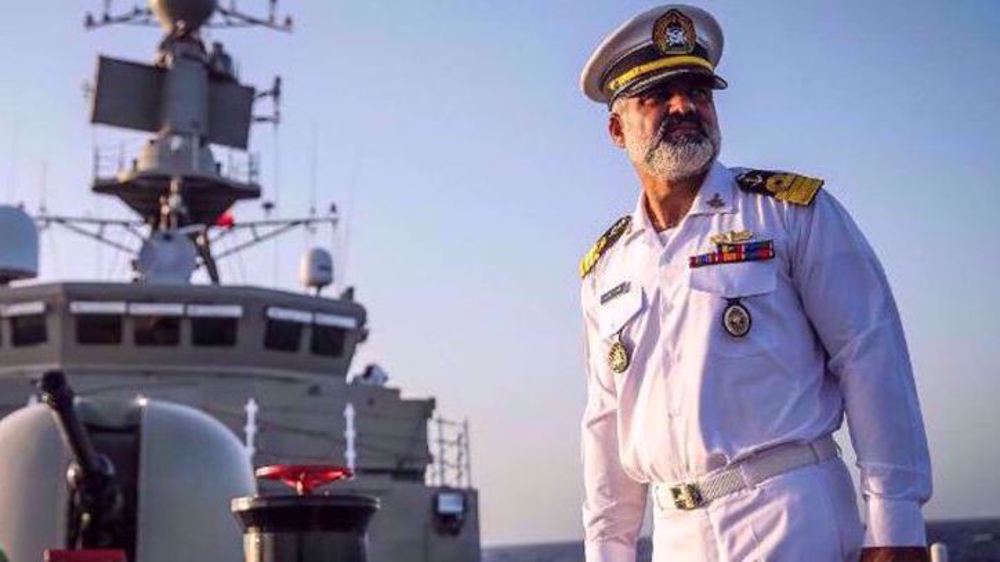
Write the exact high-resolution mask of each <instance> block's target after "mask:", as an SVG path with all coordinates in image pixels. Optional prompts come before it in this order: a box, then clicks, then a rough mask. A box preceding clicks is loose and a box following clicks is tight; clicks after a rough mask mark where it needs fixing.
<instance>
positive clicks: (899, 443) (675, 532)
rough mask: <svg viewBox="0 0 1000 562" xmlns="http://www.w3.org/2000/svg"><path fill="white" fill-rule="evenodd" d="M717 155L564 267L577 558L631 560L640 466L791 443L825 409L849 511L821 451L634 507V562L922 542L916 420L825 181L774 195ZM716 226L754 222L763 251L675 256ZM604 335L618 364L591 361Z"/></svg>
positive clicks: (688, 474) (856, 242) (925, 475)
mask: <svg viewBox="0 0 1000 562" xmlns="http://www.w3.org/2000/svg"><path fill="white" fill-rule="evenodd" d="M737 172H738V171H735V172H734V171H733V170H730V169H728V168H726V167H725V166H723V165H722V164H719V163H715V164H714V165H713V167H712V169H711V171H710V172H709V174H708V176H707V177H706V179H705V181H704V183H703V185H702V187H701V189H700V191H699V193H698V194H697V196H696V198H695V201H694V203H693V205H692V207H691V210H690V211H689V213H688V214H687V216H686V217H684V219H683V220H682V221H681V222H680V224H678V225H677V227H676V228H673V229H671V230H670V231H668V232H667V233H666V236H660V235H658V234H657V232H656V231H655V229H654V228H653V227H652V225H651V223H650V221H649V219H648V217H647V215H646V211H645V209H644V204H643V198H642V197H641V196H640V198H639V203H638V205H637V206H636V209H635V211H634V213H633V215H632V219H631V224H630V225H629V227H628V229H627V230H626V231H625V233H624V234H623V235H622V236H621V237H620V238H619V239H618V240H617V241H615V242H614V243H613V244H611V245H610V247H609V248H608V249H607V250H606V252H605V253H604V255H603V256H602V257H601V258H600V260H599V261H598V262H597V264H596V266H595V267H594V269H593V271H592V272H591V273H590V274H589V275H587V276H586V277H585V278H584V280H583V287H582V305H583V312H584V319H585V329H586V364H587V405H586V409H585V412H584V416H583V421H582V424H581V428H582V446H583V464H584V482H585V491H586V500H585V502H584V506H583V522H584V528H585V546H586V559H587V562H632V561H633V560H634V559H635V543H636V540H637V538H638V534H639V530H640V527H641V525H642V518H643V514H644V508H645V504H646V501H647V497H648V487H649V485H650V484H655V483H666V484H676V483H680V482H690V481H694V480H697V479H698V478H700V477H703V476H704V475H706V474H709V473H712V472H713V471H717V470H719V469H720V468H722V467H725V466H726V465H727V464H728V463H732V462H735V461H739V460H741V459H744V458H746V457H748V456H749V455H751V454H752V453H755V452H759V451H762V450H765V449H767V448H769V447H773V446H775V445H779V444H789V443H810V442H812V441H815V440H816V439H819V438H822V437H823V436H826V435H829V434H831V433H833V432H834V431H835V430H837V429H838V428H839V427H840V425H841V423H842V420H843V418H844V414H845V412H846V415H847V419H848V421H849V425H850V434H851V440H852V442H853V444H854V448H855V450H856V452H857V456H858V465H859V466H860V468H861V485H862V493H863V495H864V496H865V500H866V503H867V510H866V511H867V522H868V523H867V528H863V527H862V526H861V523H860V519H859V517H858V511H857V506H856V503H855V500H854V493H853V486H852V484H851V481H850V478H849V476H848V473H847V470H846V467H845V466H844V463H843V461H842V460H840V459H839V458H836V457H835V458H833V459H832V460H828V461H826V462H823V463H820V464H813V465H811V466H807V467H802V468H798V469H794V470H791V471H788V472H785V473H783V474H781V475H778V476H775V477H773V478H771V479H769V480H766V481H764V482H763V483H760V484H759V485H757V486H755V487H753V488H751V489H747V490H742V491H739V492H736V493H733V494H730V495H727V496H724V497H722V498H719V499H716V500H715V501H712V502H711V503H709V504H708V505H707V506H705V507H701V508H698V509H695V510H691V511H681V510H678V509H676V508H674V507H673V506H667V507H666V508H665V509H661V508H654V513H655V517H654V533H653V553H654V554H653V559H654V562H661V561H663V562H665V561H667V560H670V561H685V560H691V561H695V560H697V561H702V560H710V561H714V560H718V561H733V562H736V561H740V560H767V561H778V562H800V561H803V560H809V561H817V562H819V561H827V560H829V561H835V560H836V561H842V560H851V559H857V556H858V551H859V549H860V548H861V546H862V545H865V546H890V545H895V546H904V545H923V544H925V540H926V538H925V531H924V520H923V517H922V515H921V512H920V506H921V504H923V503H924V502H925V501H926V500H927V499H928V498H929V497H930V493H931V476H930V461H929V457H928V452H927V444H926V437H925V435H924V428H923V422H922V420H921V415H920V409H919V405H918V402H917V394H916V389H915V386H914V382H913V374H912V371H911V367H910V360H909V356H908V352H907V349H906V343H905V340H904V337H903V330H902V326H901V324H900V320H899V315H898V313H897V310H896V305H895V302H894V301H893V298H892V294H891V292H890V290H889V286H888V283H887V281H886V278H885V274H884V273H883V271H882V268H881V266H880V265H879V263H878V260H877V258H876V257H875V254H874V252H873V251H872V249H871V248H870V247H869V245H868V243H867V242H866V241H865V239H864V237H863V235H862V234H861V232H860V231H859V230H858V228H857V226H856V225H855V224H854V222H853V221H852V220H851V219H850V217H849V216H848V214H847V212H846V211H845V210H844V209H843V208H842V207H841V206H840V204H839V203H838V202H837V201H836V200H835V199H834V198H833V197H832V196H831V195H829V194H827V193H826V192H825V191H822V190H821V191H820V192H819V193H818V194H817V196H816V198H815V200H814V201H813V203H812V204H811V205H809V206H799V205H794V204H791V203H787V202H783V201H780V200H778V199H775V198H774V197H770V196H767V195H760V194H754V193H749V192H746V191H744V190H742V189H740V187H739V186H738V185H737V183H736V181H735V179H734V178H735V174H736V173H737ZM733 230H737V231H739V230H749V231H751V232H752V233H753V235H754V241H762V240H773V241H774V248H775V254H776V255H775V257H774V259H771V260H766V261H749V262H741V263H728V264H717V265H708V266H703V267H699V268H694V269H692V268H690V267H689V264H688V258H689V256H693V255H696V254H704V253H709V252H712V251H713V250H714V249H715V246H714V244H713V243H712V242H711V241H710V237H711V236H712V235H713V234H719V233H724V232H727V231H733ZM623 283H627V284H628V285H627V290H624V291H622V289H621V288H619V289H618V290H617V291H612V289H614V288H616V287H619V286H620V285H622V284H623ZM602 295H603V296H604V297H605V298H604V300H605V302H604V303H603V304H602V302H601V300H602ZM609 297H610V298H609ZM729 298H740V299H741V300H740V302H741V303H742V304H743V305H744V306H745V307H746V308H747V309H748V310H749V312H750V314H751V317H752V327H751V329H750V332H749V334H747V335H746V336H745V337H742V338H736V337H733V336H731V335H729V334H728V333H727V332H726V330H725V328H724V327H723V325H722V321H721V318H722V312H723V310H724V308H725V306H726V304H727V299H729ZM617 334H620V337H621V339H622V341H623V342H624V343H625V345H626V346H627V348H628V350H629V354H630V359H631V362H630V365H629V366H628V368H627V369H626V370H625V372H622V373H615V372H613V371H612V370H611V368H610V366H609V362H608V352H609V350H610V347H611V345H612V343H613V342H614V341H615V339H616V337H618V336H617Z"/></svg>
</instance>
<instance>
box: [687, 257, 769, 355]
mask: <svg viewBox="0 0 1000 562" xmlns="http://www.w3.org/2000/svg"><path fill="white" fill-rule="evenodd" d="M689 271H690V280H689V286H690V288H691V305H692V308H693V309H692V312H693V313H694V316H695V318H694V319H693V320H694V321H695V322H697V323H698V325H699V326H701V331H702V333H704V334H705V335H706V339H707V341H706V342H705V346H706V348H707V351H708V352H709V353H710V354H714V355H720V356H724V357H745V356H748V355H754V354H759V353H762V352H765V351H767V350H769V349H773V348H774V347H775V346H776V345H777V341H776V339H777V338H776V337H775V334H774V330H773V329H772V328H773V327H772V326H769V324H771V323H773V322H775V321H776V314H775V312H776V311H775V304H774V302H773V301H774V292H775V289H776V288H777V285H778V260H767V261H751V262H739V263H727V264H720V265H710V266H705V267H699V268H695V269H691V270H689ZM734 305H738V306H740V307H742V308H743V310H744V311H745V312H746V313H747V314H749V323H750V328H749V331H748V332H746V334H745V335H743V336H737V335H734V331H738V330H733V329H727V327H726V322H725V320H724V317H723V316H724V314H725V312H726V309H727V307H730V306H734Z"/></svg>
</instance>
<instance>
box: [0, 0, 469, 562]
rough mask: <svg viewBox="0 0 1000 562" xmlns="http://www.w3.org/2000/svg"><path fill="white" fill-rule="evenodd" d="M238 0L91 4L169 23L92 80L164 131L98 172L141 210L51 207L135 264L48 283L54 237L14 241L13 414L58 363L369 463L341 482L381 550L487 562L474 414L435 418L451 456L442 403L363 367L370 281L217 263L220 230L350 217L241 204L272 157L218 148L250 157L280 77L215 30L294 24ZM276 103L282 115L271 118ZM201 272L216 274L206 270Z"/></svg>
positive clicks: (330, 458)
mask: <svg viewBox="0 0 1000 562" xmlns="http://www.w3.org/2000/svg"><path fill="white" fill-rule="evenodd" d="M228 4H229V6H228V7H223V6H220V5H219V4H217V2H215V1H214V0H153V1H151V2H150V6H149V8H135V9H132V10H130V11H126V12H123V13H121V14H114V13H111V12H109V11H108V10H109V7H108V6H107V5H106V6H105V13H103V14H100V15H98V16H96V17H95V16H88V18H87V24H88V26H92V27H99V26H101V25H104V24H112V23H140V24H151V23H156V24H159V25H160V26H161V27H162V28H163V30H164V33H165V35H164V39H163V41H162V42H161V43H160V45H159V48H158V51H157V53H156V56H155V58H154V61H153V63H152V64H144V63H138V62H133V61H126V60H121V59H116V58H110V57H101V58H100V60H99V64H98V73H97V78H96V83H95V84H96V86H95V89H94V91H93V93H92V95H93V113H92V115H91V120H92V121H93V122H94V123H96V124H102V125H108V126H113V127H118V128H125V129H128V130H132V131H145V132H148V133H150V134H151V136H150V138H149V140H148V142H147V143H146V144H145V145H144V146H143V148H142V150H141V151H140V153H139V154H137V155H136V157H135V158H134V159H128V160H123V161H122V162H121V163H120V165H119V166H116V169H114V170H113V171H112V172H111V173H104V172H103V170H104V168H102V167H101V166H95V178H94V182H93V186H92V190H93V191H94V192H95V193H97V194H103V195H110V196H113V197H116V198H118V199H120V200H121V201H122V202H124V203H125V204H126V205H127V206H128V207H129V208H130V209H131V210H132V211H134V212H135V214H136V215H137V219H136V220H134V221H127V220H126V221H100V220H93V219H84V218H74V217H63V216H54V215H46V214H41V215H39V216H36V217H34V219H35V221H36V223H37V224H38V225H40V226H49V225H53V224H56V225H63V226H66V227H68V228H70V229H72V230H75V231H77V232H79V233H82V234H86V235H88V236H91V237H93V238H96V239H97V240H99V241H102V242H106V243H109V244H112V245H116V247H118V248H119V249H121V250H123V251H129V252H133V264H134V265H133V272H132V277H131V278H130V279H127V280H123V281H117V282H116V281H93V282H44V283H39V282H33V281H30V278H31V277H32V276H33V275H34V272H33V271H31V267H30V262H31V256H30V254H31V252H32V251H35V252H37V249H36V250H31V249H30V248H27V249H26V248H23V247H21V246H30V245H31V240H30V238H31V236H30V233H29V234H24V236H23V237H24V238H25V240H22V241H19V242H18V244H17V248H16V249H15V250H5V251H0V270H3V275H0V277H2V279H0V281H2V282H3V284H2V286H0V357H2V358H3V359H2V361H0V415H5V414H6V413H8V412H11V411H13V410H15V409H17V408H19V407H21V406H23V405H24V404H25V403H27V402H29V401H31V400H33V399H34V398H33V393H34V389H33V387H32V385H31V384H30V381H32V380H34V379H37V378H38V377H39V376H40V375H41V374H42V373H43V372H45V371H47V370H51V369H58V370H62V371H64V372H65V373H66V374H67V375H68V377H69V378H70V380H71V381H72V383H73V385H74V387H75V388H76V389H77V392H78V393H79V394H80V395H83V396H91V397H102V398H103V397H126V398H132V397H135V396H136V395H142V396H148V397H150V398H155V399H159V400H166V401H171V402H177V403H180V404H184V405H188V406H193V407H195V408H198V409H200V410H202V411H204V412H207V413H209V414H211V415H212V416H214V417H215V418H217V419H218V420H219V421H221V422H222V423H223V424H224V425H226V426H227V427H228V428H229V429H230V430H232V431H233V432H234V433H235V434H236V435H237V436H239V437H240V438H241V439H242V440H243V441H244V442H245V445H246V448H247V454H248V455H251V456H252V459H253V461H254V464H256V465H258V466H259V465H266V464H273V463H285V464H289V463H335V464H343V463H345V462H347V463H351V464H353V465H354V468H355V470H356V474H357V477H356V478H355V479H354V480H352V481H350V482H347V483H345V484H342V485H341V489H345V488H346V489H352V490H357V491H362V492H365V493H370V494H373V495H376V496H378V497H379V498H380V500H381V502H382V509H381V510H380V512H379V514H378V516H377V517H376V518H375V520H374V521H373V523H372V525H371V528H370V532H371V536H370V541H371V548H370V556H371V560H373V561H374V562H390V561H392V562H410V561H412V562H430V561H435V562H452V561H454V562H477V561H478V560H479V559H480V550H479V523H478V495H477V492H476V491H475V490H474V489H472V488H471V485H470V482H469V466H468V433H467V426H463V425H462V424H457V425H455V426H452V425H451V424H448V423H447V422H444V421H439V422H438V423H437V424H436V425H435V427H440V428H442V429H444V430H447V431H446V432H447V433H449V434H450V435H447V436H445V435H441V436H438V437H437V438H436V440H435V447H434V453H435V454H432V452H431V448H430V447H429V444H428V422H429V420H432V419H433V416H434V411H435V401H434V400H433V399H410V398H403V397H402V396H401V394H400V391H399V389H396V388H392V387H390V386H387V385H386V384H385V382H386V375H385V374H384V373H383V372H382V371H381V370H380V369H379V368H377V367H375V366H370V367H368V368H367V369H365V370H364V372H363V373H361V374H359V375H358V376H355V377H353V378H352V379H350V380H349V378H348V374H349V371H350V368H351V361H352V358H353V356H354V353H355V350H356V349H357V346H359V345H360V344H362V343H363V342H364V341H365V339H366V337H367V334H368V322H367V316H366V311H365V308H364V307H363V306H362V305H361V304H360V303H358V302H356V301H355V300H354V291H353V290H352V289H348V290H346V291H344V292H343V293H341V294H339V295H337V296H334V297H327V296H324V295H323V294H322V290H323V289H324V288H325V287H327V286H328V285H329V284H330V283H331V282H332V280H333V270H332V266H333V262H332V259H331V257H330V254H329V253H327V252H326V251H324V250H322V249H314V250H312V251H310V252H309V253H307V255H306V256H304V258H303V261H302V279H303V282H304V284H305V285H306V286H307V290H306V291H303V292H293V291H286V290H280V289H275V288H266V287H257V286H233V285H226V284H225V283H224V280H223V279H221V277H220V274H219V270H218V268H217V266H216V261H217V260H218V259H220V257H224V256H223V255H222V254H213V243H214V242H216V241H217V240H219V239H220V238H223V237H233V238H235V237H238V236H240V235H241V233H242V234H243V235H245V238H246V239H247V240H246V242H245V243H241V244H237V245H236V247H235V248H236V249H237V250H238V249H240V248H243V247H245V246H249V245H252V244H254V243H258V242H260V241H262V240H265V239H269V238H270V237H273V236H277V235H279V234H281V233H283V232H285V231H287V230H289V229H291V228H295V227H298V226H310V227H316V228H334V227H335V226H336V223H337V219H338V217H337V216H336V214H334V213H331V214H329V215H326V216H315V215H313V216H309V217H305V218H300V219H291V220H277V219H269V220H264V221H257V222H253V223H242V224H241V223H238V222H235V223H234V222H233V221H232V220H231V215H229V214H228V211H229V210H230V208H231V207H232V206H233V205H234V204H236V203H238V202H240V201H247V200H254V199H257V198H259V197H260V193H261V187H260V185H259V184H258V180H257V178H258V174H257V172H256V168H257V165H256V160H255V159H254V158H253V157H250V156H247V157H246V158H245V159H244V160H243V162H244V165H243V166H242V167H241V168H240V169H239V170H236V169H234V167H233V166H231V165H229V163H222V162H220V161H219V160H217V159H216V157H215V155H214V153H213V147H216V148H218V147H224V148H226V149H229V150H236V151H245V150H246V149H247V147H248V142H249V135H250V131H251V128H252V124H253V123H254V122H261V121H275V120H277V119H278V117H279V114H278V111H277V105H276V104H277V101H278V98H280V80H276V81H275V84H274V86H273V87H272V88H270V89H269V90H267V91H263V92H259V91H257V90H256V89H255V88H253V87H251V86H248V85H244V84H242V83H240V81H239V78H238V76H237V75H236V73H235V71H234V64H233V60H232V57H231V56H230V55H229V54H228V53H227V52H226V51H225V49H224V47H223V46H222V45H221V44H220V43H215V44H213V45H211V46H208V45H206V44H205V43H204V42H203V40H202V37H201V34H200V33H199V30H200V29H202V28H203V27H205V26H211V25H216V26H237V25H239V26H246V25H264V26H267V27H271V28H275V29H280V30H290V28H291V21H290V20H279V19H278V18H277V17H276V16H275V2H274V1H271V2H270V13H269V15H268V16H265V17H259V18H258V17H252V16H249V15H247V14H245V13H243V12H240V11H239V10H238V9H237V8H236V6H235V5H234V4H233V3H232V2H228ZM267 98H270V99H272V100H273V102H274V103H275V105H274V108H273V111H272V113H271V114H269V115H267V116H263V117H262V116H259V115H256V114H255V112H254V111H255V106H256V105H258V102H260V101H261V100H264V99H267ZM6 211H10V213H7V212H6ZM8 214H10V216H11V217H13V218H9V220H8V218H5V217H7V215H8ZM17 220H18V219H17V217H16V212H14V211H13V210H12V209H10V208H8V209H6V210H4V212H0V231H2V230H5V229H6V228H7V227H8V226H9V225H8V223H9V222H10V221H13V222H16V221H17ZM10 228H11V229H13V230H14V231H16V232H19V233H22V234H23V233H24V230H23V228H21V227H20V226H17V225H14V226H11V227H10ZM109 228H120V229H124V230H125V231H126V232H129V233H131V234H133V235H134V236H135V239H136V242H137V244H136V245H135V246H134V247H131V246H121V244H118V243H116V242H113V241H111V240H110V239H109V238H107V237H106V236H105V232H106V231H107V229H109ZM18 229H20V230H18ZM7 240H8V241H10V240H13V238H10V237H8V238H7ZM35 246H36V248H37V241H36V242H35ZM25 253H26V254H27V256H28V257H27V258H26V257H25V256H24V255H23V254H25ZM35 262H36V263H37V256H35ZM25 263H27V264H28V265H27V266H24V267H22V265H23V264H25ZM199 268H202V269H204V271H205V273H206V276H207V279H208V280H209V282H208V283H204V284H196V283H193V282H192V275H193V274H194V272H195V271H196V270H198V269H199ZM448 428H450V429H448ZM449 451H453V452H454V456H450V455H451V453H450V452H449ZM429 467H431V470H428V468H429ZM177 539H178V540H183V537H177Z"/></svg>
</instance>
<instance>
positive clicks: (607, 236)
mask: <svg viewBox="0 0 1000 562" xmlns="http://www.w3.org/2000/svg"><path fill="white" fill-rule="evenodd" d="M631 222H632V215H625V216H624V217H622V218H620V219H618V220H617V221H615V224H613V225H611V228H609V229H608V230H607V232H605V233H604V234H602V235H601V237H600V238H598V239H597V242H595V243H594V246H593V247H592V248H590V251H589V252H587V255H585V256H583V259H582V260H581V261H580V278H581V279H583V278H584V277H586V276H587V274H589V273H590V272H591V271H592V270H593V269H594V266H595V265H597V262H598V261H600V259H601V256H603V255H604V252H606V251H608V248H610V247H611V246H612V245H613V244H614V243H615V242H617V241H618V239H619V238H621V236H622V234H625V231H627V230H628V225H629V223H631Z"/></svg>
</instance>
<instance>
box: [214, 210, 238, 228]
mask: <svg viewBox="0 0 1000 562" xmlns="http://www.w3.org/2000/svg"><path fill="white" fill-rule="evenodd" d="M235 224H236V217H234V216H233V213H232V212H231V211H226V212H225V213H222V214H221V215H219V217H218V218H216V219H215V226H221V227H223V228H232V227H233V226H234V225H235Z"/></svg>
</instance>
